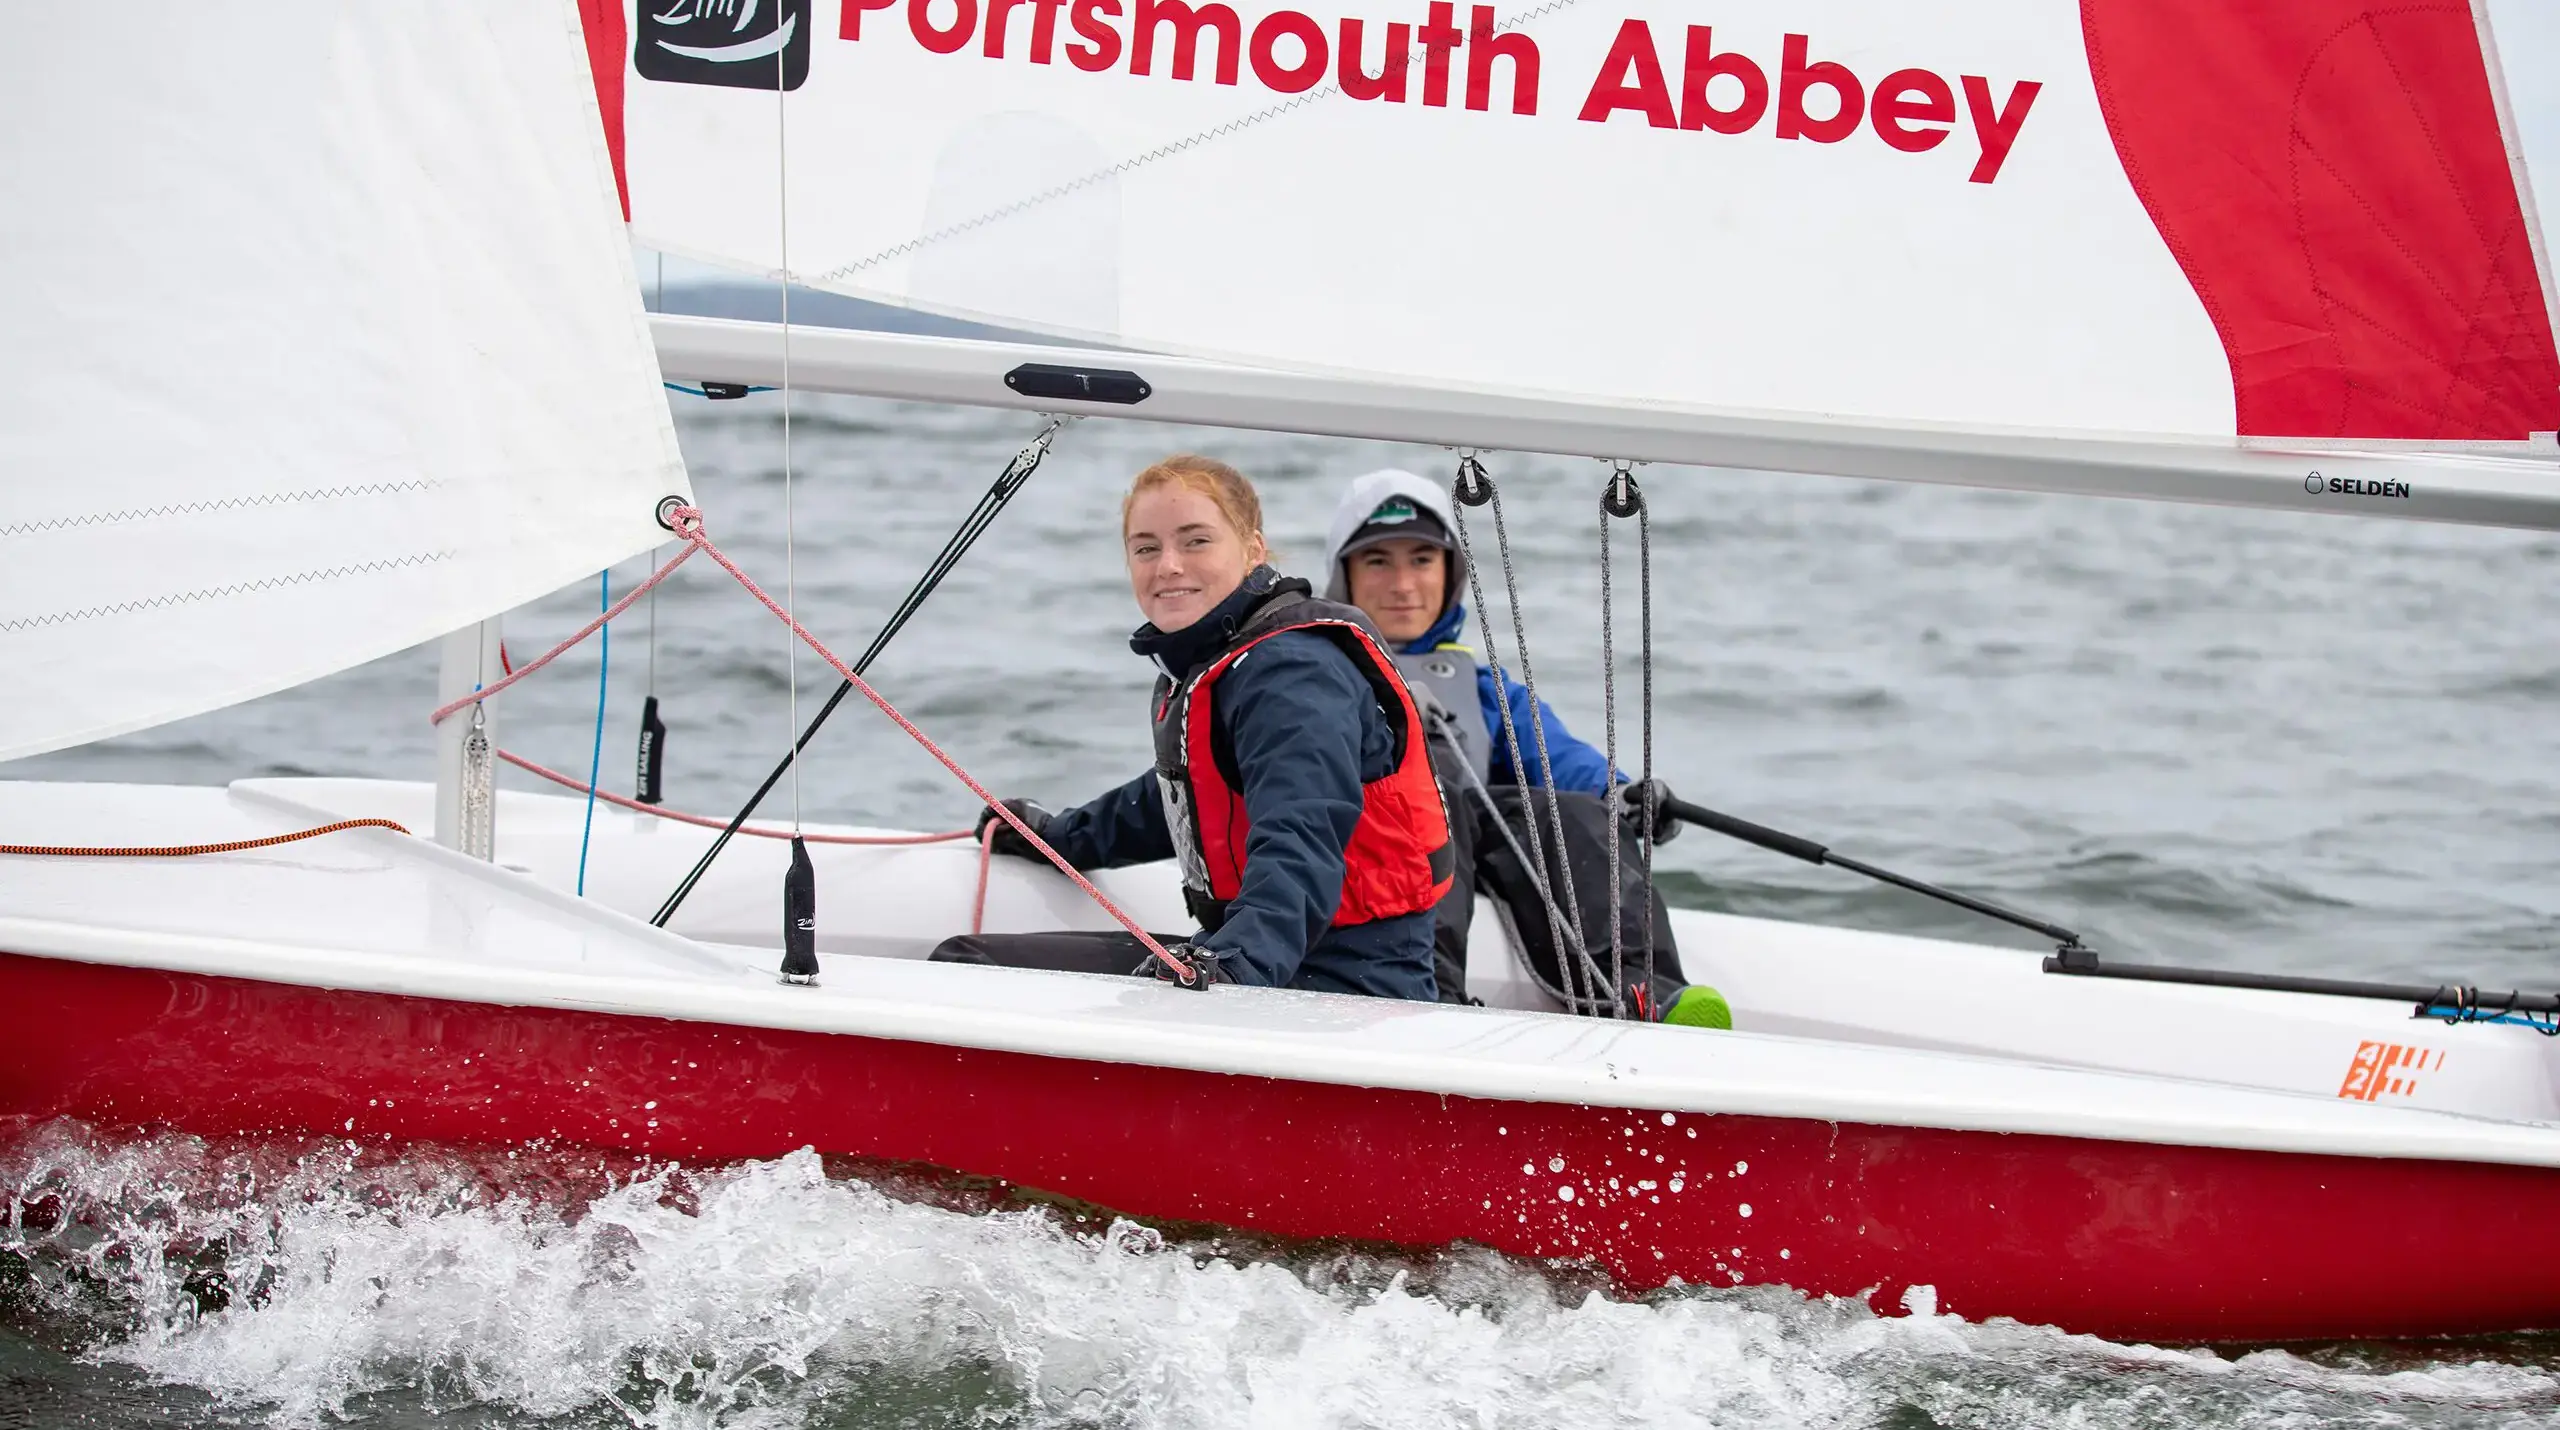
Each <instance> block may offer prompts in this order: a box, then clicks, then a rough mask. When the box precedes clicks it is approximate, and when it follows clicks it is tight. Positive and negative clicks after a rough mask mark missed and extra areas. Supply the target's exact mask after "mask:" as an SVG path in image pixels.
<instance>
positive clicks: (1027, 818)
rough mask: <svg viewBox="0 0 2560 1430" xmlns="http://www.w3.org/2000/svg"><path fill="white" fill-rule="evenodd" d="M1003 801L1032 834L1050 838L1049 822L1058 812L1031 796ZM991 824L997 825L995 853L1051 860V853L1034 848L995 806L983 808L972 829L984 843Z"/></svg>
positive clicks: (1041, 860) (1044, 862) (1017, 857)
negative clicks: (1035, 802) (1044, 853)
mask: <svg viewBox="0 0 2560 1430" xmlns="http://www.w3.org/2000/svg"><path fill="white" fill-rule="evenodd" d="M1003 804H1004V807H1005V808H1007V809H1009V810H1012V811H1013V817H1014V818H1016V819H1019V820H1021V821H1022V822H1023V823H1024V824H1026V825H1028V826H1030V829H1031V832H1032V833H1034V834H1037V835H1039V836H1040V837H1041V838H1042V839H1047V838H1048V837H1049V821H1050V820H1052V819H1055V818H1057V816H1056V815H1054V814H1051V813H1050V812H1049V811H1047V810H1045V809H1042V808H1041V807H1040V806H1038V805H1036V804H1033V803H1032V802H1031V801H1029V800H1027V799H1008V800H1005V801H1003ZM990 824H992V825H994V826H995V827H996V842H995V843H994V844H993V845H992V846H990V848H991V849H992V850H993V851H994V852H995V853H998V854H1010V855H1012V856H1013V857H1014V858H1016V859H1037V860H1039V861H1040V862H1041V863H1043V864H1046V863H1048V862H1049V860H1048V858H1047V856H1045V855H1043V854H1042V853H1041V852H1040V851H1039V850H1037V849H1034V848H1032V847H1031V841H1030V840H1028V839H1025V838H1023V837H1022V836H1021V835H1020V834H1019V833H1017V832H1016V831H1015V830H1014V827H1013V826H1012V825H1010V824H1007V823H1006V822H1005V821H1004V820H1003V818H1001V817H1000V816H998V815H997V813H996V812H995V811H994V810H993V809H982V810H979V811H978V827H977V828H976V829H974V830H972V831H970V832H971V833H972V834H974V835H976V836H977V838H978V839H979V840H980V841H982V842H983V841H984V840H985V839H986V837H987V826H988V825H990Z"/></svg>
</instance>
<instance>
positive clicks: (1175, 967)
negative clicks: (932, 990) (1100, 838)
mask: <svg viewBox="0 0 2560 1430" xmlns="http://www.w3.org/2000/svg"><path fill="white" fill-rule="evenodd" d="M671 515H672V517H673V519H674V521H675V525H676V534H677V535H678V536H681V537H683V538H684V539H685V541H686V542H687V543H688V546H687V548H686V549H687V550H692V549H694V548H700V550H701V551H702V553H703V554H704V555H706V556H708V557H710V558H711V559H712V560H713V561H716V562H718V563H719V565H720V569H721V570H723V571H726V572H728V573H729V575H730V576H731V577H733V578H735V579H736V581H737V583H738V584H739V585H741V586H744V587H746V588H747V594H748V595H750V596H753V597H755V598H756V600H757V601H758V602H760V603H761V604H762V605H763V606H764V608H765V609H766V610H768V611H771V612H773V614H774V616H775V617H776V618H777V619H779V620H780V621H781V622H782V623H783V624H784V625H785V626H788V627H790V628H791V633H792V634H793V635H795V636H798V637H799V638H800V639H801V641H802V642H803V643H805V644H806V645H807V646H808V647H809V649H811V650H813V651H816V652H817V653H818V658H819V659H821V660H823V661H825V662H826V663H827V664H828V665H830V666H833V667H834V668H835V672H836V674H838V675H840V676H843V677H844V679H845V683H846V684H848V685H851V686H852V687H853V688H854V689H856V690H858V691H860V692H862V698H863V699H865V700H868V701H870V702H871V704H872V706H873V708H875V709H877V710H878V711H879V712H880V713H881V714H883V715H886V716H888V717H889V719H890V720H891V722H893V723H894V724H896V725H897V727H898V728H899V729H901V730H904V731H906V732H907V737H908V738H909V739H912V740H914V741H915V742H916V743H917V744H919V745H922V746H923V747H924V751H925V753H926V754H928V755H931V756H933V757H934V759H936V760H937V761H940V762H941V765H942V767H943V768H944V769H946V770H949V771H950V772H951V776H952V778H954V779H956V780H958V781H960V783H962V784H964V785H967V786H968V787H969V793H971V794H974V795H976V796H977V797H978V798H979V799H980V800H981V801H982V802H984V803H985V805H986V806H987V808H989V809H991V810H994V811H995V812H996V817H997V818H999V819H1002V820H1003V821H1004V822H1005V823H1007V824H1009V825H1012V826H1013V831H1014V832H1015V833H1016V834H1019V835H1021V836H1022V837H1023V839H1024V841H1025V842H1027V843H1028V844H1030V846H1031V847H1032V848H1034V849H1037V850H1039V851H1040V854H1041V857H1043V858H1045V859H1047V860H1048V861H1049V862H1050V863H1051V864H1054V865H1056V866H1057V869H1058V872H1059V873H1061V874H1064V875H1066V876H1067V877H1068V878H1070V879H1072V880H1074V881H1075V885H1076V887H1077V888H1079V889H1082V890H1084V892H1085V895H1086V897H1088V898H1090V899H1092V900H1093V901H1094V902H1095V903H1097V904H1099V905H1101V906H1102V911H1103V912H1104V913H1106V914H1109V915H1110V916H1111V918H1112V921H1113V922H1115V923H1117V924H1119V925H1120V927H1121V928H1123V929H1126V930H1127V931H1128V933H1129V936H1130V937H1132V938H1135V939H1136V940H1137V941H1138V942H1139V943H1140V944H1141V945H1143V946H1144V947H1145V948H1146V950H1147V952H1148V953H1149V954H1152V955H1153V956H1155V957H1156V958H1158V959H1160V960H1162V961H1163V963H1164V966H1165V967H1166V968H1168V969H1170V970H1172V971H1173V974H1174V976H1175V977H1176V978H1179V979H1180V980H1182V982H1183V983H1184V984H1185V985H1186V986H1187V985H1189V984H1191V983H1193V982H1195V981H1196V980H1197V979H1198V977H1199V975H1198V974H1197V973H1196V972H1194V971H1193V969H1192V968H1191V967H1190V965H1188V964H1186V963H1184V962H1183V961H1182V960H1181V959H1178V958H1176V957H1174V956H1173V955H1172V954H1170V953H1168V952H1166V951H1165V947H1164V945H1163V944H1161V943H1158V942H1156V939H1155V935H1153V934H1151V933H1148V932H1147V931H1146V930H1145V929H1142V928H1140V927H1138V921H1137V920H1135V919H1133V918H1131V917H1129V916H1128V915H1127V914H1126V913H1124V912H1122V911H1121V908H1120V906H1119V905H1118V904H1115V903H1113V902H1111V896H1110V895H1108V894H1105V893H1103V892H1102V891H1101V890H1100V889H1097V888H1095V887H1094V886H1093V881H1092V880H1090V879H1087V878H1086V877H1085V876H1084V875H1082V874H1080V873H1078V872H1076V868H1075V866H1074V865H1072V864H1069V863H1068V862H1067V861H1066V859H1065V857H1064V856H1062V855H1060V854H1059V853H1058V851H1057V850H1055V849H1052V848H1050V847H1049V844H1048V841H1046V840H1044V839H1042V838H1041V837H1040V836H1039V835H1037V834H1035V833H1033V832H1032V829H1031V826H1030V825H1028V824H1025V823H1023V822H1022V818H1021V816H1019V815H1017V814H1015V813H1014V812H1013V811H1012V810H1009V809H1007V808H1005V807H1004V804H1003V803H1002V802H1001V801H999V800H998V799H997V798H996V797H995V796H994V795H992V794H989V793H988V792H987V787H986V786H985V785H982V784H980V783H978V782H977V781H976V780H975V779H972V778H970V775H969V772H968V771H967V770H964V769H962V768H960V762H959V761H957V760H954V759H953V758H951V756H949V755H947V754H945V753H943V749H942V747H941V746H940V745H937V744H935V743H934V742H933V737H932V736H930V735H927V734H926V733H925V732H924V731H922V730H919V729H917V728H916V724H915V722H914V721H912V720H909V719H908V718H907V717H906V716H904V715H901V714H899V713H898V707H896V706H894V705H892V704H890V703H889V702H888V701H887V700H886V699H885V698H883V697H882V696H881V694H880V692H879V691H877V690H874V689H872V688H871V683H870V682H869V681H866V680H864V679H863V678H862V677H861V676H859V675H856V674H854V673H853V667H852V666H849V665H847V664H845V663H844V662H843V661H842V660H841V659H838V658H837V656H836V653H835V652H834V651H831V650H829V649H827V647H826V643H825V642H823V641H821V640H819V639H818V638H817V637H816V636H813V635H811V634H809V631H808V628H807V627H805V626H803V625H801V624H800V622H799V621H798V620H796V619H794V618H793V616H792V614H791V613H790V612H789V611H786V610H784V609H783V608H782V606H781V604H780V603H779V602H777V601H775V600H774V599H773V598H772V597H771V596H768V595H766V594H765V591H764V588H763V587H762V586H759V585H757V584H756V583H755V579H754V578H753V577H751V576H749V575H748V574H747V573H746V572H744V571H741V570H739V569H738V564H737V563H736V562H734V561H731V560H730V559H729V557H728V555H727V553H725V552H723V551H721V549H720V548H719V547H717V546H714V545H712V544H711V538H710V537H708V536H705V535H704V534H703V531H702V513H701V512H700V511H698V510H696V509H694V508H693V507H689V506H688V507H678V508H676V510H675V511H674V512H673V513H671ZM682 559H683V558H682V557H678V558H677V560H679V561H680V560H682ZM674 568H675V562H673V561H671V562H668V563H667V567H666V569H665V570H662V571H660V572H659V575H661V576H663V575H665V574H666V571H667V570H673V569H674ZM650 579H651V581H652V582H655V580H656V579H657V578H656V577H652V578H650ZM642 589H646V588H645V587H643V588H642ZM634 594H637V592H635V593H634ZM611 614H612V613H611V612H608V613H607V615H606V617H605V619H610V617H611ZM603 623H604V621H603V619H599V620H598V621H597V622H596V623H595V624H596V625H602V624H603ZM585 635H586V633H585V632H580V633H579V635H578V636H577V637H575V638H573V639H575V640H583V639H585ZM564 649H565V647H564ZM552 654H554V655H556V654H558V652H557V651H554V652H553V653H552ZM550 658H551V656H549V655H546V656H544V657H543V659H544V660H549V659H550ZM538 664H539V662H537V664H536V665H535V666H527V667H525V672H530V671H532V670H534V669H536V668H537V666H538ZM490 693H495V692H494V691H492V692H490ZM459 703H460V704H465V705H467V704H469V703H470V702H469V701H467V700H466V701H462V702H459Z"/></svg>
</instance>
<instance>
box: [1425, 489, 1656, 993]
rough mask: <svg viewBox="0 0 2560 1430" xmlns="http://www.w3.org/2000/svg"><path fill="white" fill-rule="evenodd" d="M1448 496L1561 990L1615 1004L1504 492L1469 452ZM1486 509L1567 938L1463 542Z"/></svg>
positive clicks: (1488, 618) (1487, 613)
mask: <svg viewBox="0 0 2560 1430" xmlns="http://www.w3.org/2000/svg"><path fill="white" fill-rule="evenodd" d="M1450 494H1451V495H1452V496H1453V497H1455V498H1456V502H1455V504H1454V507H1453V510H1454V512H1455V514H1456V516H1457V518H1458V551H1459V554H1460V555H1462V556H1464V557H1465V558H1466V561H1467V585H1468V589H1469V592H1470V593H1471V594H1472V595H1473V596H1474V598H1475V603H1476V622H1477V624H1478V625H1479V626H1480V627H1481V628H1482V630H1483V631H1484V649H1485V664H1486V665H1487V666H1488V667H1489V668H1490V669H1491V670H1492V672H1493V693H1494V705H1495V706H1496V707H1497V708H1498V709H1499V710H1500V711H1501V712H1502V739H1503V743H1504V744H1505V745H1506V746H1508V747H1509V749H1510V753H1511V774H1512V778H1513V779H1515V780H1518V781H1519V783H1520V785H1521V786H1522V788H1523V796H1522V798H1523V800H1524V802H1525V803H1526V805H1527V809H1528V816H1529V818H1528V827H1529V854H1530V861H1531V867H1530V877H1531V878H1532V879H1535V880H1536V881H1537V883H1538V892H1539V898H1540V901H1541V902H1542V903H1544V904H1545V905H1546V908H1547V919H1548V922H1549V925H1550V927H1549V930H1548V932H1549V934H1550V936H1551V937H1552V938H1553V939H1554V941H1555V947H1556V962H1557V964H1558V965H1559V966H1560V968H1561V970H1562V972H1563V974H1564V979H1565V986H1566V987H1567V988H1568V989H1570V990H1571V995H1570V997H1569V999H1568V1006H1570V1007H1574V1008H1593V1007H1601V1006H1606V1005H1608V1004H1613V1003H1614V1002H1615V1001H1616V997H1617V994H1616V990H1615V989H1614V988H1612V989H1610V990H1609V992H1608V994H1607V995H1606V997H1605V998H1604V997H1603V995H1602V992H1601V979H1600V969H1599V967H1598V966H1597V965H1596V964H1594V963H1593V962H1592V961H1591V956H1590V954H1589V953H1588V952H1587V951H1586V950H1585V949H1584V948H1583V943H1582V902H1581V899H1580V896H1579V895H1577V894H1576V893H1575V891H1574V887H1573V867H1572V864H1571V862H1570V861H1569V860H1568V859H1567V857H1566V855H1565V840H1564V811H1563V809H1562V808H1561V807H1560V806H1559V805H1558V803H1557V800H1556V793H1555V790H1556V772H1555V763H1554V761H1553V760H1552V759H1550V758H1549V757H1548V754H1547V722H1546V715H1545V713H1544V711H1543V710H1542V709H1541V707H1540V705H1539V702H1538V683H1537V675H1536V672H1534V671H1533V670H1532V669H1531V668H1530V665H1529V630H1528V626H1527V624H1526V623H1525V622H1524V620H1523V619H1522V617H1521V614H1520V580H1519V576H1518V573H1517V572H1515V571H1514V570H1513V568H1512V564H1511V530H1510V527H1509V526H1507V525H1506V524H1505V523H1504V521H1503V516H1502V492H1501V491H1500V489H1498V488H1496V487H1495V486H1494V484H1493V476H1492V474H1491V473H1489V472H1487V471H1486V470H1485V469H1484V463H1483V462H1482V461H1480V460H1478V459H1477V457H1476V455H1475V454H1474V453H1472V452H1466V453H1461V454H1460V455H1459V458H1458V476H1457V480H1456V481H1455V482H1453V483H1452V484H1451V487H1450ZM1486 504H1490V505H1491V506H1492V507H1493V536H1494V544H1495V546H1496V548H1497V549H1498V550H1499V551H1500V552H1501V554H1502V593H1503V599H1504V600H1505V601H1507V602H1508V603H1509V604H1510V607H1511V634H1512V640H1513V643H1514V645H1515V647H1516V649H1517V650H1518V652H1519V661H1520V684H1521V687H1522V688H1523V689H1524V690H1526V691H1527V692H1528V695H1529V725H1530V730H1531V734H1532V735H1533V737H1534V738H1535V740H1536V742H1537V749H1538V773H1539V775H1540V776H1541V778H1542V779H1543V780H1544V782H1545V788H1546V791H1547V817H1548V820H1549V821H1550V823H1551V824H1552V825H1553V828H1554V833H1555V849H1556V867H1557V868H1558V869H1560V870H1562V871H1563V873H1564V876H1565V877H1564V879H1563V880H1562V882H1563V884H1564V908H1563V911H1562V917H1565V918H1569V921H1570V923H1571V925H1572V927H1573V930H1574V933H1573V936H1572V937H1571V938H1567V937H1566V936H1565V932H1564V927H1563V924H1562V923H1561V922H1559V918H1560V915H1559V912H1558V910H1557V907H1556V899H1555V897H1554V894H1553V892H1552V891H1551V890H1550V889H1549V887H1548V882H1549V881H1548V879H1547V865H1546V850H1545V846H1544V844H1543V843H1542V841H1541V839H1540V836H1539V833H1538V801H1537V794H1536V789H1535V788H1534V787H1532V786H1531V785H1530V783H1529V781H1528V780H1526V779H1523V778H1521V775H1522V773H1523V765H1524V761H1523V760H1522V759H1521V752H1520V731H1519V728H1518V726H1517V725H1516V724H1515V723H1514V721H1513V720H1512V718H1511V697H1510V692H1509V690H1508V688H1507V682H1506V681H1505V678H1504V672H1503V669H1502V664H1501V662H1500V661H1499V660H1498V659H1496V657H1497V656H1499V655H1500V653H1501V647H1500V646H1499V645H1497V644H1496V643H1495V642H1494V639H1493V611H1492V609H1491V607H1490V605H1489V604H1488V603H1487V602H1486V601H1485V598H1484V578H1483V576H1482V575H1481V574H1480V573H1481V572H1482V570H1483V567H1482V566H1481V565H1480V564H1479V563H1478V562H1477V560H1476V558H1475V550H1474V548H1473V547H1472V546H1471V545H1469V543H1468V539H1467V516H1466V510H1467V508H1468V507H1470V506H1480V505H1486ZM1496 822H1497V823H1499V822H1500V821H1499V820H1497V821H1496ZM1568 949H1570V950H1572V952H1573V955H1574V957H1573V959H1572V961H1570V962H1568V961H1566V959H1565V957H1564V954H1565V951H1566V950H1568ZM1577 969H1578V971H1579V972H1580V973H1582V974H1586V975H1588V981H1589V985H1590V989H1591V991H1590V993H1589V994H1587V995H1586V994H1585V993H1583V992H1582V984H1581V983H1579V982H1577V981H1576V973H1577Z"/></svg>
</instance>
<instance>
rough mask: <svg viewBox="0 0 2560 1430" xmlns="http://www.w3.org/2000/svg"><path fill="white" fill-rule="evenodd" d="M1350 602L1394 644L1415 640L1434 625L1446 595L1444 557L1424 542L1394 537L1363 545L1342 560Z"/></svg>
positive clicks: (1446, 560) (1443, 606) (1446, 584)
mask: <svg viewBox="0 0 2560 1430" xmlns="http://www.w3.org/2000/svg"><path fill="white" fill-rule="evenodd" d="M1342 564H1343V567H1344V572H1343V574H1344V575H1345V576H1347V577H1348V578H1349V580H1350V584H1351V604H1353V605H1355V606H1358V607H1359V608H1360V609H1361V610H1363V611H1365V612H1367V613H1368V616H1369V619H1370V620H1372V621H1375V622H1376V623H1377V625H1378V633H1379V634H1380V635H1383V636H1385V637H1386V638H1387V639H1388V640H1389V641H1390V642H1392V643H1394V644H1396V645H1404V644H1407V643H1409V642H1412V641H1417V640H1420V639H1421V638H1422V637H1423V635H1424V634H1425V633H1427V632H1428V631H1429V630H1430V629H1431V628H1432V627H1433V626H1435V625H1438V624H1439V623H1440V613H1441V612H1442V611H1443V610H1445V609H1447V606H1448V597H1449V553H1448V552H1447V551H1445V550H1443V549H1441V548H1440V547H1439V546H1436V545H1434V544H1433V543H1431V542H1428V541H1413V540H1408V539H1405V538H1401V537H1399V538H1397V539H1396V540H1393V541H1381V542H1378V543H1376V544H1375V545H1372V546H1364V547H1361V548H1360V549H1359V550H1357V551H1355V552H1352V553H1351V554H1350V555H1349V556H1348V557H1345V558H1344V559H1343V563H1342Z"/></svg>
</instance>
